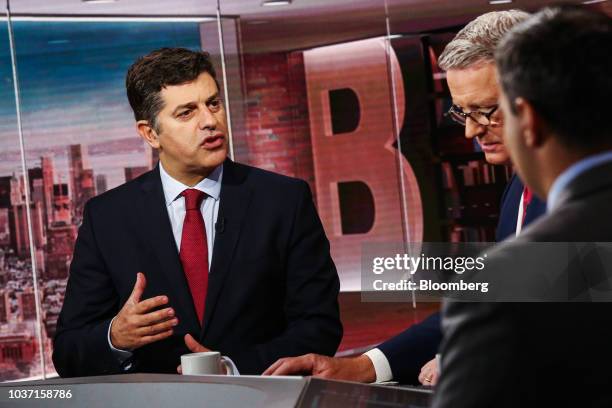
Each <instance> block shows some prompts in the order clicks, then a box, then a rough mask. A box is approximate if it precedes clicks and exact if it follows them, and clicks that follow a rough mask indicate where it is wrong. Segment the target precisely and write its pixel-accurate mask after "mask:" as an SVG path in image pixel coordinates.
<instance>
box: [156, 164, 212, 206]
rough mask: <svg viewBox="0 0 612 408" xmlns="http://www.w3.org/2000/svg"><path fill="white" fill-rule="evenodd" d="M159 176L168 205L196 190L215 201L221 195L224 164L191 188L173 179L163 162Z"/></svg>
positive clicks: (160, 165)
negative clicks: (190, 189)
mask: <svg viewBox="0 0 612 408" xmlns="http://www.w3.org/2000/svg"><path fill="white" fill-rule="evenodd" d="M159 174H160V176H161V182H162V188H163V190H164V197H165V199H166V205H167V206H168V205H170V204H172V202H173V201H174V200H176V199H177V198H178V197H179V196H180V194H181V193H182V192H183V191H184V190H186V189H188V188H195V189H196V190H200V191H203V192H205V193H206V194H207V195H209V196H210V197H212V198H214V199H215V200H218V199H219V195H220V194H221V180H222V179H223V163H221V164H220V165H219V166H217V168H216V169H214V170H213V171H212V173H210V174H209V175H208V177H206V178H205V179H203V180H202V181H200V182H199V183H198V184H196V185H195V186H193V187H189V186H187V185H185V184H183V183H181V182H180V181H178V180H176V179H174V178H172V176H170V175H169V174H168V173H167V172H166V170H165V169H164V166H162V163H161V161H160V162H159Z"/></svg>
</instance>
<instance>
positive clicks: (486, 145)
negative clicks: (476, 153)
mask: <svg viewBox="0 0 612 408" xmlns="http://www.w3.org/2000/svg"><path fill="white" fill-rule="evenodd" d="M480 148H481V149H482V151H483V152H485V153H493V152H496V151H498V150H499V149H501V148H503V144H501V143H500V142H480Z"/></svg>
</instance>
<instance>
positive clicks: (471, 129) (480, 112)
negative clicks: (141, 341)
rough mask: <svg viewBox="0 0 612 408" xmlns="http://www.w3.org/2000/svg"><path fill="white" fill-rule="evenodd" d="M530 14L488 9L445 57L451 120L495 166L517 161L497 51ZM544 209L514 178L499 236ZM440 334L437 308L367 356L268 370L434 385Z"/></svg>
mask: <svg viewBox="0 0 612 408" xmlns="http://www.w3.org/2000/svg"><path fill="white" fill-rule="evenodd" d="M528 16H529V15H528V14H527V13H525V12H522V11H519V10H510V11H501V12H492V13H487V14H484V15H482V16H480V17H478V18H476V19H475V20H473V21H472V22H470V23H469V24H468V25H466V26H465V28H463V29H462V30H461V31H460V32H459V33H458V34H457V35H456V36H455V38H454V39H453V40H452V41H451V42H449V43H448V44H447V45H446V47H445V49H444V52H443V53H442V54H441V55H440V59H439V61H438V64H439V65H440V68H442V69H444V70H445V71H446V75H447V82H448V86H449V90H450V93H451V96H452V98H453V106H452V107H451V109H450V111H449V112H448V115H449V117H450V118H451V119H453V120H454V121H456V122H457V123H458V124H459V125H461V126H463V127H464V128H465V137H466V138H467V139H469V140H474V141H475V142H476V144H477V145H478V146H479V147H480V149H481V150H482V151H483V153H484V155H485V159H486V161H487V162H488V163H490V164H497V165H502V164H507V163H508V162H509V161H510V158H509V156H508V153H507V151H506V149H505V147H504V145H503V141H502V135H501V129H502V115H501V110H499V109H498V98H499V86H498V84H497V80H496V78H495V65H494V61H493V52H494V50H495V46H496V45H497V43H498V42H499V41H500V40H501V38H502V37H503V35H504V34H505V33H506V32H508V31H509V30H510V28H511V27H512V26H513V25H515V24H517V23H519V22H521V21H524V20H525V19H527V17H528ZM545 207H546V205H545V203H544V202H542V201H540V200H539V199H538V198H537V197H532V196H531V193H530V192H529V191H524V188H523V185H522V184H521V182H520V180H519V179H518V178H517V177H516V176H514V177H513V178H512V180H511V182H510V183H509V185H508V187H507V188H506V191H505V192H504V195H503V198H502V204H501V210H500V217H499V224H498V228H497V239H498V240H500V241H501V240H503V239H505V238H507V237H508V236H511V235H514V234H515V233H516V231H517V230H518V231H519V232H520V229H521V227H522V226H523V225H527V224H529V223H530V222H532V221H533V220H534V219H536V218H537V217H538V216H539V215H541V214H543V213H544V211H545ZM519 217H520V218H519ZM519 219H520V222H517V220H519ZM441 339H442V333H441V331H440V314H439V313H434V314H432V315H431V316H429V317H428V318H426V319H424V320H423V321H421V322H419V323H417V324H414V325H412V326H410V327H409V328H408V329H406V330H404V331H403V332H401V333H400V334H398V335H397V336H395V337H393V338H391V339H389V340H387V341H385V342H384V343H382V344H380V345H379V346H378V347H376V348H374V349H372V350H370V351H368V352H367V353H365V354H364V355H362V356H358V357H355V358H343V359H330V358H327V357H324V356H316V355H308V356H302V357H298V358H290V359H284V360H282V361H280V362H278V363H276V364H275V365H274V366H272V367H271V368H270V369H268V370H266V374H275V375H284V374H290V373H300V372H306V373H313V374H315V375H318V376H321V377H326V378H337V379H344V380H352V381H361V382H373V381H377V382H381V381H388V380H391V379H393V380H396V381H399V382H401V383H404V384H416V383H417V382H421V383H422V384H424V385H435V383H436V380H437V375H438V373H437V364H436V362H435V360H433V358H434V356H435V354H436V352H437V350H438V347H439V345H440V341H441Z"/></svg>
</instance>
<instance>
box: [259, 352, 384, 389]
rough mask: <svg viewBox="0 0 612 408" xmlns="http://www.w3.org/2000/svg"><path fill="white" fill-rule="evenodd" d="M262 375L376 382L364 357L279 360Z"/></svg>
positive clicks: (371, 369) (370, 362)
mask: <svg viewBox="0 0 612 408" xmlns="http://www.w3.org/2000/svg"><path fill="white" fill-rule="evenodd" d="M263 375H313V376H315V377H321V378H328V379H335V380H347V381H357V382H364V383H368V382H374V381H376V371H375V370H374V364H372V361H371V360H370V358H369V357H368V356H366V355H361V356H359V357H349V358H332V357H327V356H321V355H319V354H306V355H303V356H300V357H288V358H281V359H279V360H278V361H277V362H276V363H274V364H272V365H271V366H270V367H269V368H268V369H267V370H266V371H264V372H263Z"/></svg>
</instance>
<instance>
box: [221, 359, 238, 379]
mask: <svg viewBox="0 0 612 408" xmlns="http://www.w3.org/2000/svg"><path fill="white" fill-rule="evenodd" d="M221 364H223V366H224V367H225V372H226V375H236V371H234V365H233V364H232V363H230V359H229V358H227V357H226V356H221Z"/></svg>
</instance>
